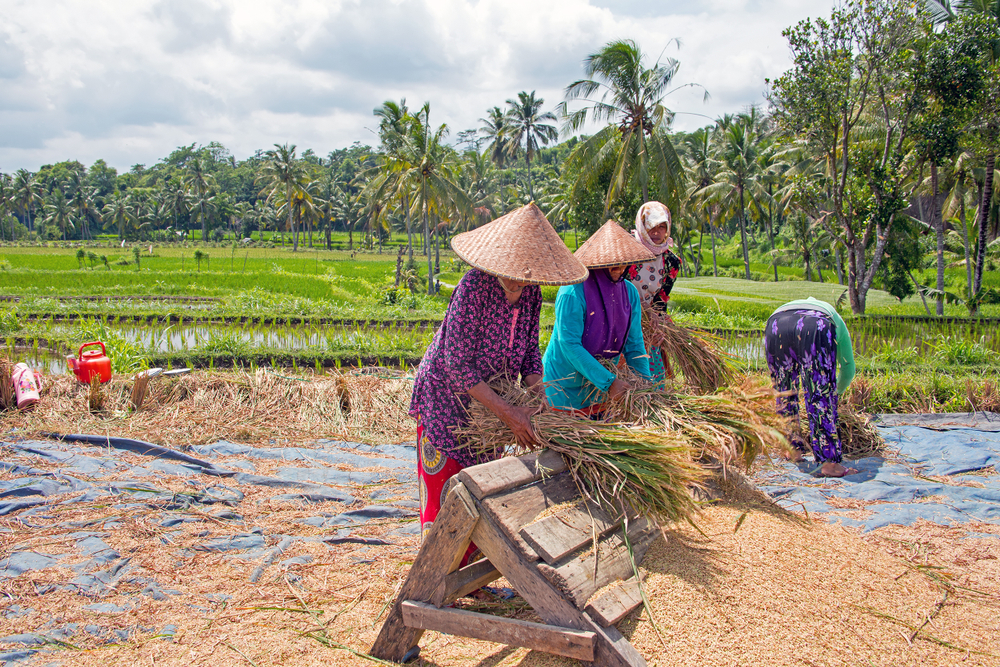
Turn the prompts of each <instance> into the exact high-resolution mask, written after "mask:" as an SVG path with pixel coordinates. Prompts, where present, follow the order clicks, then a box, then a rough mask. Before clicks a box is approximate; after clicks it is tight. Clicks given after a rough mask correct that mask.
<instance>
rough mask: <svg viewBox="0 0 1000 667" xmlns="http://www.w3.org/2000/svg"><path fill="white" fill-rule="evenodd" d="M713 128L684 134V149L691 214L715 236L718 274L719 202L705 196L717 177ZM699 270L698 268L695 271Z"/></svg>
mask: <svg viewBox="0 0 1000 667" xmlns="http://www.w3.org/2000/svg"><path fill="white" fill-rule="evenodd" d="M711 139H712V132H711V130H710V129H709V128H705V127H702V128H699V129H697V130H695V131H694V132H692V133H690V134H687V135H685V136H684V140H683V144H682V146H683V152H684V155H685V158H686V160H685V162H686V165H687V169H686V172H687V182H688V183H689V184H690V185H689V187H688V190H687V192H686V193H685V195H686V199H687V202H688V205H689V207H690V208H691V214H692V216H694V217H695V219H697V220H698V226H699V228H700V231H701V233H702V234H704V232H705V225H706V224H707V225H708V231H709V234H710V235H711V238H712V273H713V275H714V276H715V277H716V278H718V277H719V261H718V258H717V256H716V248H715V215H716V213H717V211H718V206H717V205H716V204H714V203H713V202H712V201H711V199H710V198H708V197H706V196H704V192H703V191H704V189H705V188H707V187H708V186H709V185H711V184H712V183H713V182H714V181H715V164H716V163H715V162H714V160H713V159H712V142H711ZM699 212H701V213H704V215H705V219H704V220H701V219H700V218H699V217H698V213H699ZM698 252H699V259H698V263H699V264H700V262H701V257H700V253H701V242H700V241H699V243H698ZM696 272H697V271H696Z"/></svg>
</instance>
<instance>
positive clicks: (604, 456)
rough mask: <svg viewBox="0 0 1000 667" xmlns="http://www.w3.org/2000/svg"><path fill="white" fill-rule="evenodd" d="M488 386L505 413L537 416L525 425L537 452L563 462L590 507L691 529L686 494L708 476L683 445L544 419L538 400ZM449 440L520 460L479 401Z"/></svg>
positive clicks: (614, 428)
mask: <svg viewBox="0 0 1000 667" xmlns="http://www.w3.org/2000/svg"><path fill="white" fill-rule="evenodd" d="M490 386H491V387H493V390H494V391H495V392H496V393H497V394H498V395H499V396H500V397H501V398H503V399H504V400H505V401H507V402H508V403H510V404H511V405H515V406H528V407H535V408H538V409H539V412H538V413H537V414H535V415H534V416H533V417H532V420H531V423H532V426H533V427H534V429H535V433H536V434H537V436H538V438H539V439H540V440H541V442H542V443H543V446H544V447H547V448H548V449H552V450H554V451H556V452H559V453H560V454H563V455H564V456H565V457H566V460H567V462H568V463H569V468H570V472H571V474H572V475H573V477H574V479H575V480H576V482H577V485H578V487H579V488H580V489H581V491H582V492H583V493H584V494H585V495H587V496H588V497H589V498H590V499H591V500H593V501H595V502H597V503H599V504H601V505H602V506H603V507H605V508H608V509H609V511H611V512H612V513H617V511H618V508H622V509H624V510H625V511H626V512H628V513H629V514H630V515H637V514H638V515H645V516H650V517H652V518H654V519H655V520H657V521H659V522H671V521H681V520H684V521H688V522H689V523H690V522H692V516H693V514H694V512H695V511H696V509H697V504H696V502H695V501H694V499H693V498H692V496H691V493H690V491H689V490H690V489H692V488H696V489H701V488H703V486H704V482H705V479H706V476H707V473H706V471H705V470H704V469H703V468H701V467H700V466H699V465H698V464H697V462H696V461H695V451H694V450H693V449H692V447H691V446H690V444H689V443H688V442H687V441H685V439H684V438H683V437H679V436H678V435H677V434H675V433H671V432H669V431H662V430H659V429H651V428H641V427H629V426H626V425H623V424H613V423H608V422H597V421H593V420H590V419H585V418H582V417H579V416H576V415H574V414H572V413H568V412H556V411H551V410H548V411H544V412H543V411H540V410H541V399H540V397H538V396H537V395H536V394H535V393H533V392H530V391H526V390H525V389H523V388H522V387H520V386H519V385H518V384H516V383H514V382H511V381H509V380H507V379H502V378H496V379H494V381H492V382H491V383H490ZM455 433H456V435H458V436H459V437H460V438H462V439H463V440H464V441H465V442H467V443H469V446H470V447H472V449H473V451H474V452H476V453H477V454H479V455H480V456H481V457H483V458H496V457H497V456H499V455H501V454H505V453H509V454H517V453H521V452H519V451H518V450H517V447H516V445H514V434H513V433H512V432H511V431H510V429H509V428H508V427H507V425H506V424H505V423H504V422H503V421H501V420H500V418H498V417H497V416H496V415H495V414H493V412H492V411H490V410H489V409H488V408H486V407H485V406H483V405H482V404H481V403H479V402H478V401H473V402H472V405H471V406H470V411H469V422H468V424H466V425H465V426H463V427H459V428H457V429H456V430H455Z"/></svg>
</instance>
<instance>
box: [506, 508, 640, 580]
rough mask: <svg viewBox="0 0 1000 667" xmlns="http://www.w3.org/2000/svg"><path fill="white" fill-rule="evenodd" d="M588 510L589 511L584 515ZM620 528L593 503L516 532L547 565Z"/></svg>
mask: <svg viewBox="0 0 1000 667" xmlns="http://www.w3.org/2000/svg"><path fill="white" fill-rule="evenodd" d="M588 510H589V511H588ZM621 525H622V522H621V520H619V519H617V517H613V516H611V515H610V514H609V513H608V512H606V511H604V510H603V509H602V508H601V507H600V506H598V505H597V504H595V503H592V502H589V501H588V502H587V503H586V504H584V503H580V504H579V505H575V506H573V507H568V508H566V509H564V510H562V511H560V512H558V513H557V514H553V515H552V516H547V517H545V518H544V519H541V520H540V521H537V522H536V523H533V524H531V525H529V526H525V527H524V528H522V529H521V531H520V533H519V534H520V536H521V539H523V540H524V541H525V542H527V543H528V544H529V545H530V546H531V548H532V549H533V550H534V551H535V553H537V554H538V555H539V556H541V557H542V560H544V561H545V562H546V563H548V564H549V565H552V564H553V563H555V562H556V561H558V560H561V559H562V558H565V557H566V556H568V555H569V554H571V553H573V552H574V551H576V550H577V549H579V548H581V547H583V546H584V545H587V544H591V543H592V542H593V541H594V535H595V533H596V535H597V539H600V538H602V537H604V536H605V535H607V534H608V533H610V532H611V531H612V530H614V529H616V528H618V527H620V526H621Z"/></svg>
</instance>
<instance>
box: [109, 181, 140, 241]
mask: <svg viewBox="0 0 1000 667" xmlns="http://www.w3.org/2000/svg"><path fill="white" fill-rule="evenodd" d="M102 217H103V218H104V228H105V229H110V228H112V227H115V228H117V229H118V240H119V241H124V240H125V232H126V231H127V230H128V228H129V226H130V225H131V224H132V223H133V222H134V220H135V208H134V206H133V203H132V198H131V196H130V195H129V194H127V193H124V192H120V191H116V192H114V193H113V194H112V195H111V196H110V197H109V198H108V203H107V204H105V205H104V210H103V211H102Z"/></svg>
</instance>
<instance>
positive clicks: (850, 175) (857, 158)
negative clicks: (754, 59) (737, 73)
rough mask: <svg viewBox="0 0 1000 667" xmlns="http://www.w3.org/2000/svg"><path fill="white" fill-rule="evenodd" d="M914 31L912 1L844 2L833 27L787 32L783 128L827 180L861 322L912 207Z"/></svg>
mask: <svg viewBox="0 0 1000 667" xmlns="http://www.w3.org/2000/svg"><path fill="white" fill-rule="evenodd" d="M918 31H919V26H918V21H917V18H916V17H915V16H914V15H913V13H912V11H911V6H910V3H908V2H907V1H906V0H847V2H846V3H845V4H844V5H843V6H842V7H841V8H838V9H835V10H834V11H833V13H832V14H831V17H830V19H829V20H826V19H817V20H815V21H809V20H807V21H802V22H801V23H799V24H798V25H797V26H795V27H794V28H789V29H788V30H786V31H785V32H784V35H785V37H786V38H787V39H788V41H789V45H790V46H791V50H792V63H793V65H792V69H791V70H789V71H788V72H786V73H785V74H783V75H782V76H781V77H780V78H779V79H777V80H776V81H774V82H773V84H772V86H773V87H772V90H771V95H770V100H771V103H772V105H773V107H774V112H775V116H776V118H777V121H778V124H779V127H780V128H781V129H782V130H784V131H785V132H786V133H787V134H789V135H791V136H793V137H797V138H798V139H800V140H801V141H803V142H804V143H805V144H806V145H807V146H808V147H809V148H810V149H811V150H812V151H813V152H814V154H815V155H817V156H818V160H819V162H820V163H821V164H822V171H823V173H824V174H826V181H827V190H828V192H829V194H830V197H829V204H830V208H831V209H832V211H831V212H832V215H831V216H828V217H825V218H822V220H824V224H825V225H828V230H829V231H830V232H831V234H832V235H833V236H834V237H835V238H836V240H837V242H839V243H840V244H841V245H842V246H843V248H844V249H845V251H846V252H847V259H848V281H847V283H848V284H847V292H848V296H849V299H850V304H851V310H852V311H854V312H855V313H858V314H860V313H864V312H865V303H866V297H867V294H868V290H869V289H870V288H871V286H872V284H873V282H874V280H875V278H876V276H877V275H878V271H879V267H880V265H881V263H882V260H883V257H884V255H885V247H886V243H888V241H889V239H890V237H891V231H892V229H893V226H894V225H895V224H896V217H897V215H898V214H899V213H900V211H902V210H903V209H904V208H905V207H906V194H907V193H906V192H905V191H904V183H903V181H904V180H905V175H906V174H905V173H904V171H903V169H902V162H903V158H904V157H905V154H906V150H905V146H906V141H907V138H908V136H909V133H910V130H911V121H912V119H913V116H914V114H915V113H916V112H917V111H918V109H919V103H920V101H921V96H920V93H919V91H918V86H917V85H916V81H915V78H916V74H917V71H916V63H915V61H914V59H913V58H912V50H911V45H912V44H913V41H914V39H915V37H916V36H917V34H918Z"/></svg>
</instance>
